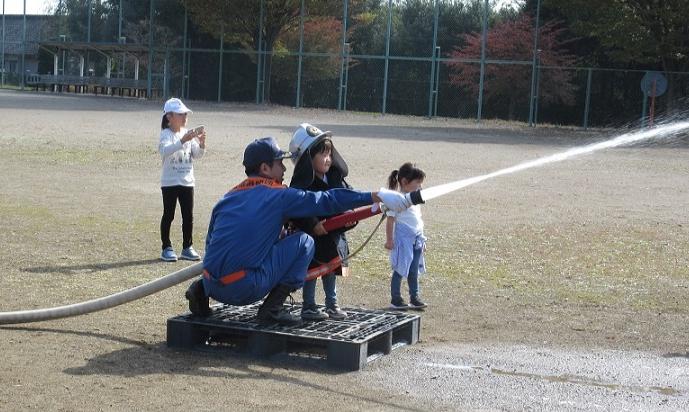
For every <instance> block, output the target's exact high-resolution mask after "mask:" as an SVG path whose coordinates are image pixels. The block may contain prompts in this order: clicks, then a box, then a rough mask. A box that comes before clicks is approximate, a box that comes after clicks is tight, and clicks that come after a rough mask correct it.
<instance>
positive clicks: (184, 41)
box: [179, 0, 188, 99]
mask: <svg viewBox="0 0 689 412" xmlns="http://www.w3.org/2000/svg"><path fill="white" fill-rule="evenodd" d="M187 25H188V15H187V2H186V0H185V1H184V35H183V38H182V90H181V91H180V93H179V94H180V95H181V97H182V98H185V99H186V98H187V96H185V95H184V90H185V89H184V85H185V83H186V81H187Z"/></svg>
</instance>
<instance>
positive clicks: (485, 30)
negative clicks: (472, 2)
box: [476, 0, 488, 122]
mask: <svg viewBox="0 0 689 412" xmlns="http://www.w3.org/2000/svg"><path fill="white" fill-rule="evenodd" d="M487 39H488V0H486V3H485V7H484V9H483V29H482V34H481V73H480V75H479V80H478V109H477V110H476V121H477V122H480V121H481V111H482V110H483V80H484V77H485V75H486V41H487Z"/></svg>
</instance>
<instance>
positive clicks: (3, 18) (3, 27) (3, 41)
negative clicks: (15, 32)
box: [0, 0, 5, 87]
mask: <svg viewBox="0 0 689 412" xmlns="http://www.w3.org/2000/svg"><path fill="white" fill-rule="evenodd" d="M0 69H2V72H1V73H0V77H1V78H2V80H0V87H5V0H2V66H0Z"/></svg>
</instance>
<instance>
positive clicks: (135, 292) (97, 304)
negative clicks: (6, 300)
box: [0, 262, 203, 325]
mask: <svg viewBox="0 0 689 412" xmlns="http://www.w3.org/2000/svg"><path fill="white" fill-rule="evenodd" d="M201 273H203V263H202V262H198V263H195V264H193V265H191V266H189V267H186V268H184V269H180V270H178V271H177V272H173V273H170V274H169V275H167V276H163V277H162V278H160V279H156V280H152V281H150V282H148V283H144V284H143V285H140V286H137V287H135V288H132V289H128V290H125V291H122V292H119V293H115V294H113V295H110V296H104V297H102V298H98V299H92V300H89V301H86V302H81V303H75V304H72V305H66V306H57V307H54V308H46V309H34V310H20V311H16V312H0V325H9V324H13V323H29V322H40V321H43V320H50V319H59V318H67V317H70V316H79V315H83V314H86V313H91V312H97V311H99V310H104V309H109V308H112V307H115V306H118V305H122V304H125V303H128V302H131V301H134V300H137V299H141V298H143V297H145V296H148V295H152V294H154V293H156V292H160V291H161V290H163V289H167V288H169V287H172V286H175V285H177V284H179V283H182V282H184V281H187V280H189V279H192V278H195V277H196V276H199V275H201Z"/></svg>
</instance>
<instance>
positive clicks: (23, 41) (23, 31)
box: [20, 0, 26, 90]
mask: <svg viewBox="0 0 689 412" xmlns="http://www.w3.org/2000/svg"><path fill="white" fill-rule="evenodd" d="M24 55H26V0H24V24H23V26H22V72H21V73H20V77H21V89H22V90H24V77H25V76H26V66H25V65H26V61H25V60H24Z"/></svg>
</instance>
